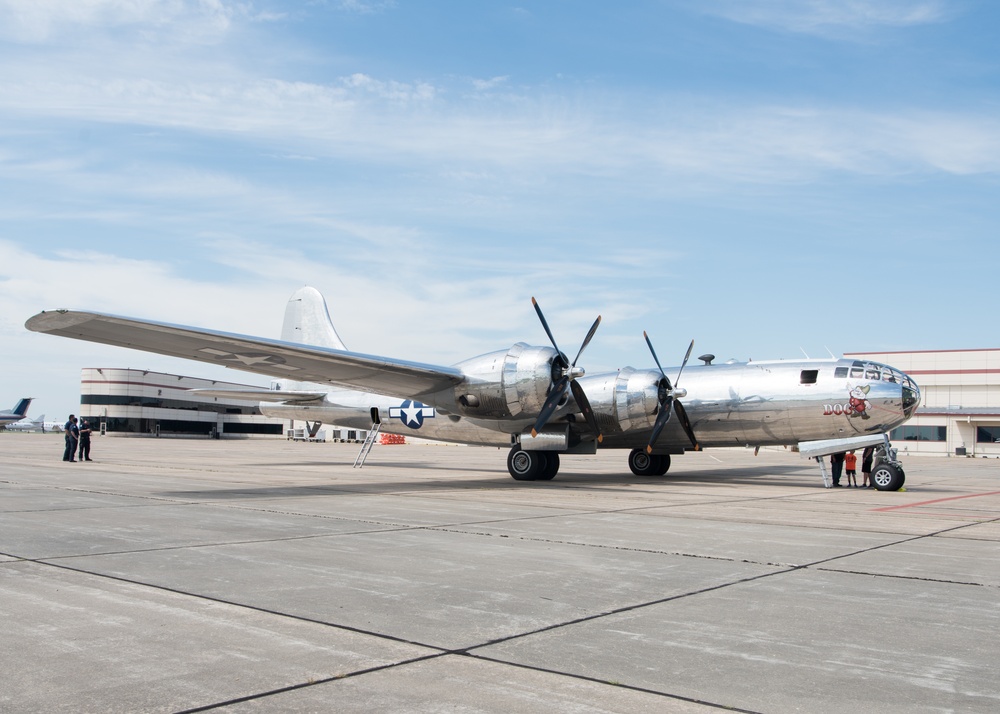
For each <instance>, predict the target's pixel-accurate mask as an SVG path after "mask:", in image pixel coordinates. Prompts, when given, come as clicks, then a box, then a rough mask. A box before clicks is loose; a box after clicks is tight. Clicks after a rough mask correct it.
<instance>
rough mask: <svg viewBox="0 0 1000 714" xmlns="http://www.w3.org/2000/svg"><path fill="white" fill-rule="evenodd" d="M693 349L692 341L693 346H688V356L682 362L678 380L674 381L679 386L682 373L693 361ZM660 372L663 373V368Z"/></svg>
mask: <svg viewBox="0 0 1000 714" xmlns="http://www.w3.org/2000/svg"><path fill="white" fill-rule="evenodd" d="M693 349H694V340H691V344H690V345H688V351H687V354H685V355H684V361H683V362H681V368H680V369H679V370H677V379H675V380H674V384H677V383H678V382H680V381H681V372H683V371H684V368H685V367H687V363H688V360H689V359H691V350H693ZM660 371H661V372H662V371H663V369H662V368H661V369H660Z"/></svg>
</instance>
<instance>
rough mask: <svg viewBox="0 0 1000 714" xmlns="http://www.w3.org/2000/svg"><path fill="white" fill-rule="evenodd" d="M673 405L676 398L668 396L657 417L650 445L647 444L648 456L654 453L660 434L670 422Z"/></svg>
mask: <svg viewBox="0 0 1000 714" xmlns="http://www.w3.org/2000/svg"><path fill="white" fill-rule="evenodd" d="M673 403H674V398H673V397H671V396H669V395H668V396H667V398H666V399H665V400H663V404H661V405H660V412H659V414H657V415H656V421H655V422H653V433H652V434H650V435H649V443H648V444H646V453H647V454H651V453H653V444H655V443H656V440H657V439H659V438H660V432H661V431H663V427H665V426H666V425H667V422H668V421H670V416H671V415H672V414H673V413H674V412H673V409H671V408H670V405H671V404H673Z"/></svg>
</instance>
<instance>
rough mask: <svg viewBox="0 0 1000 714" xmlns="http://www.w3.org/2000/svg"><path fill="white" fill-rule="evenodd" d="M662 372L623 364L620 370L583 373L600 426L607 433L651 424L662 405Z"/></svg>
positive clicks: (582, 379)
mask: <svg viewBox="0 0 1000 714" xmlns="http://www.w3.org/2000/svg"><path fill="white" fill-rule="evenodd" d="M661 379H663V377H662V375H661V374H660V373H659V372H656V371H653V370H648V369H643V370H638V369H633V368H632V367H624V368H622V369H621V370H619V371H618V373H617V374H609V375H599V376H595V377H583V378H581V379H580V386H581V387H583V389H584V391H585V392H586V393H587V398H588V399H589V400H590V406H591V407H592V408H593V409H594V415H595V416H596V417H597V421H598V424H600V426H601V429H602V430H603V431H605V432H606V433H608V434H613V433H620V432H622V431H626V430H630V429H646V428H652V426H653V423H654V422H655V421H656V412H657V408H658V407H659V404H660V402H659V398H658V394H659V388H660V380H661Z"/></svg>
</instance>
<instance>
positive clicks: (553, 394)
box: [531, 375, 569, 437]
mask: <svg viewBox="0 0 1000 714" xmlns="http://www.w3.org/2000/svg"><path fill="white" fill-rule="evenodd" d="M568 383H569V377H567V376H565V375H564V376H562V377H560V378H559V379H558V380H557V381H556V382H554V383H553V385H552V388H551V389H550V390H549V396H548V397H546V398H545V404H543V405H542V410H541V411H540V412H538V418H537V419H536V420H535V425H534V426H533V427H531V435H532V436H533V437H534V436H538V432H539V430H540V429H541V428H542V427H543V426H545V424H546V422H548V420H549V418H550V417H551V416H552V414H553V413H555V410H556V407H558V406H559V400H561V399H562V398H563V395H564V394H565V393H566V385H567V384H568Z"/></svg>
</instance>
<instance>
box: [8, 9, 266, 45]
mask: <svg viewBox="0 0 1000 714" xmlns="http://www.w3.org/2000/svg"><path fill="white" fill-rule="evenodd" d="M236 16H239V17H245V18H247V19H256V20H262V19H267V18H268V17H271V18H272V19H273V18H275V17H276V16H269V15H266V14H263V13H256V12H255V11H254V10H253V9H252V6H251V5H250V4H248V3H243V2H232V1H229V0H72V1H71V2H67V1H66V0H0V37H5V38H7V39H10V40H14V41H16V42H23V43H38V42H45V41H50V40H55V39H57V38H60V37H62V36H73V35H76V34H77V33H79V32H81V31H87V30H96V31H101V30H110V29H120V28H130V29H133V30H137V31H139V32H141V33H144V34H145V35H146V36H147V37H148V36H154V35H160V34H164V33H169V34H171V35H174V36H175V37H185V38H186V39H187V40H189V41H199V42H205V41H214V40H215V39H218V38H219V37H220V36H222V35H224V34H225V33H226V32H227V31H228V30H229V29H230V26H231V23H232V21H233V19H234V17H236Z"/></svg>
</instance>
